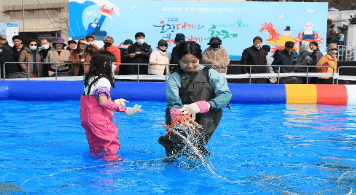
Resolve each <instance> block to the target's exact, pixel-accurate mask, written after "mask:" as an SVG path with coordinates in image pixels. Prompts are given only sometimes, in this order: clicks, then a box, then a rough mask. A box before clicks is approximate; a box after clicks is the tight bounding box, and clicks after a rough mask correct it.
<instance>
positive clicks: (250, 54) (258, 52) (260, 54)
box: [241, 36, 268, 83]
mask: <svg viewBox="0 0 356 195" xmlns="http://www.w3.org/2000/svg"><path fill="white" fill-rule="evenodd" d="M267 53H268V52H267V51H266V50H263V49H262V38H261V37H259V36H257V37H255V38H253V45H252V46H251V47H249V48H246V49H245V50H244V51H243V52H242V57H241V65H262V66H253V67H250V66H242V67H241V72H242V73H243V74H250V73H267V72H268V69H267V60H266V55H267ZM241 82H243V83H249V82H250V79H242V81H241ZM267 82H268V81H267V79H265V78H256V79H251V83H267Z"/></svg>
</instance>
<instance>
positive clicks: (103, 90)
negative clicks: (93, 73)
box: [93, 87, 111, 100]
mask: <svg viewBox="0 0 356 195" xmlns="http://www.w3.org/2000/svg"><path fill="white" fill-rule="evenodd" d="M93 96H94V97H95V98H96V99H97V100H99V97H100V96H106V97H108V99H110V98H111V95H110V89H108V88H107V87H98V88H96V89H95V91H94V93H93Z"/></svg>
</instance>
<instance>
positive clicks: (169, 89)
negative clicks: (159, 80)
mask: <svg viewBox="0 0 356 195" xmlns="http://www.w3.org/2000/svg"><path fill="white" fill-rule="evenodd" d="M180 87H181V81H180V77H179V74H178V73H173V74H172V75H170V76H169V77H168V80H167V83H166V103H167V107H168V108H169V109H172V108H181V107H182V106H183V104H182V100H181V99H180V97H179V88H180Z"/></svg>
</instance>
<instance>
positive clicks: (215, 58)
mask: <svg viewBox="0 0 356 195" xmlns="http://www.w3.org/2000/svg"><path fill="white" fill-rule="evenodd" d="M214 62H219V63H220V68H219V69H215V70H216V71H218V72H220V73H227V66H229V64H230V58H229V54H228V53H227V51H226V50H225V48H224V47H223V46H220V47H219V48H218V49H216V50H215V49H214V48H212V47H211V46H210V47H208V48H207V49H206V50H204V51H203V63H202V64H212V65H213V63H214Z"/></svg>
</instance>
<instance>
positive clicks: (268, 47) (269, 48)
mask: <svg viewBox="0 0 356 195" xmlns="http://www.w3.org/2000/svg"><path fill="white" fill-rule="evenodd" d="M262 49H263V50H265V51H267V52H270V51H271V47H270V46H269V45H262Z"/></svg>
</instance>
